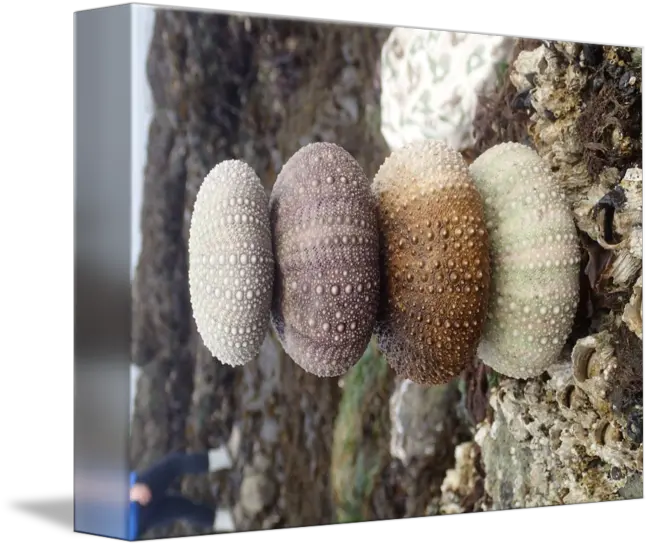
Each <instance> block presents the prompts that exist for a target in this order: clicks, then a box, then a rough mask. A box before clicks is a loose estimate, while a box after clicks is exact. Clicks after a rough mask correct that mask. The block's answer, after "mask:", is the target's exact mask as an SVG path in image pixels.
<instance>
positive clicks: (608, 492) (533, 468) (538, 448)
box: [475, 336, 643, 510]
mask: <svg viewBox="0 0 646 544" xmlns="http://www.w3.org/2000/svg"><path fill="white" fill-rule="evenodd" d="M608 338H609V336H608ZM596 342H597V343H599V339H597V340H596ZM600 355H602V356H603V354H600ZM604 360H608V357H605V358H604ZM610 364H611V363H610ZM595 365H596V363H595V362H594V361H593V366H595ZM586 373H587V370H586ZM547 374H548V377H549V378H548V379H547V381H544V380H541V379H530V380H528V381H527V382H521V381H518V380H512V379H505V380H503V381H502V382H500V384H499V385H498V386H497V387H496V388H495V389H494V390H493V391H492V393H491V399H490V402H491V406H492V408H493V410H494V418H493V421H492V422H491V423H489V422H484V423H483V424H481V426H480V428H479V429H478V432H477V433H476V437H475V441H476V442H477V443H478V444H479V445H480V447H481V450H482V458H483V463H484V468H485V473H486V477H485V489H486V492H487V494H488V495H489V496H490V497H491V500H492V508H493V509H495V510H500V509H508V508H526V507H532V506H545V505H556V504H575V503H583V502H597V501H604V500H612V499H617V498H620V497H621V492H622V489H623V488H624V487H625V486H626V485H628V483H629V482H630V481H631V479H632V478H634V477H640V474H641V473H642V471H643V446H642V445H641V444H639V445H636V444H635V443H634V442H632V443H631V442H630V441H627V440H626V439H625V438H624V437H625V434H626V432H627V430H628V422H627V421H626V420H624V419H623V418H621V417H617V416H616V415H613V412H612V411H611V410H610V403H609V402H605V401H604V398H606V397H610V396H611V394H607V393H606V394H603V393H601V391H604V390H605V389H604V387H599V383H598V381H596V380H595V379H594V377H593V378H587V380H592V381H591V382H590V383H589V384H588V385H589V386H590V387H587V386H586V384H585V381H586V380H582V376H580V375H579V377H576V376H574V375H573V365H572V363H571V362H570V361H567V360H561V361H559V362H557V363H555V364H554V365H552V366H550V367H549V368H548V369H547ZM605 375H609V374H607V373H606V374H605ZM597 378H599V379H600V380H603V379H605V378H604V373H603V372H602V373H601V374H599V375H598V376H597ZM595 383H596V385H595ZM582 385H583V387H582ZM604 402H605V405H604ZM631 493H632V491H631Z"/></svg>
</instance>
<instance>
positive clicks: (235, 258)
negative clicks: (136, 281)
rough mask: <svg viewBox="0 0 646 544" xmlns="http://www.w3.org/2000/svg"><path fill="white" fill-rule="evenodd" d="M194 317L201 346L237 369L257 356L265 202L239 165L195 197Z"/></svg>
mask: <svg viewBox="0 0 646 544" xmlns="http://www.w3.org/2000/svg"><path fill="white" fill-rule="evenodd" d="M188 254H189V270H188V279H189V287H190V295H191V305H192V309H193V316H194V319H195V322H196V325H197V329H198V332H199V333H200V336H201V337H202V340H203V341H204V344H205V345H206V347H207V348H208V349H209V351H210V352H211V353H212V355H213V356H215V357H217V358H218V359H219V360H220V361H221V362H223V363H226V364H229V365H232V366H239V365H244V364H246V363H249V362H251V361H252V360H253V359H255V357H256V356H257V355H258V353H259V351H260V345H261V344H262V341H263V339H264V338H265V335H266V334H267V330H268V328H269V309H270V306H271V296H272V291H273V282H274V258H273V253H272V245H271V231H270V229H269V197H268V196H267V193H266V192H265V190H264V188H263V187H262V185H261V183H260V180H259V179H258V176H257V175H256V173H255V172H254V171H253V169H252V168H251V167H250V166H249V165H247V164H245V163H244V162H242V161H238V160H227V161H223V162H221V163H219V164H218V165H217V166H216V167H215V168H213V169H212V170H211V171H210V172H209V173H208V175H207V176H206V178H205V180H204V182H203V183H202V185H201V187H200V190H199V192H198V195H197V198H196V201H195V207H194V209H193V215H192V217H191V228H190V236H189V245H188Z"/></svg>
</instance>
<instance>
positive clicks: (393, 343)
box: [372, 140, 490, 385]
mask: <svg viewBox="0 0 646 544" xmlns="http://www.w3.org/2000/svg"><path fill="white" fill-rule="evenodd" d="M372 189H373V192H374V193H375V194H376V195H377V197H378V199H379V204H378V206H379V207H378V210H379V226H380V230H381V233H382V237H383V240H382V259H383V260H382V267H383V280H382V286H383V294H382V300H381V309H380V314H379V317H378V323H377V327H376V331H375V332H376V334H377V338H378V340H379V344H380V347H381V348H382V350H384V352H385V354H386V357H387V359H388V362H389V364H390V365H391V366H392V367H393V369H394V370H395V371H396V372H397V373H398V374H399V375H401V376H402V377H405V378H408V379H410V380H411V381H413V382H415V383H418V384H422V385H427V384H437V383H445V382H447V381H449V380H450V379H452V378H453V377H455V376H456V375H457V374H459V373H460V372H461V371H462V369H463V368H464V367H465V365H466V364H467V363H469V362H470V361H472V359H473V357H474V355H475V351H476V346H477V343H478V340H479V339H480V336H481V333H482V327H483V322H484V318H485V313H486V303H487V300H488V295H489V275H490V271H489V243H488V234H487V230H486V228H485V218H484V209H483V203H482V199H481V197H480V194H479V192H478V190H477V189H476V187H475V185H474V183H473V180H472V178H471V175H470V174H469V170H468V168H467V165H466V163H465V162H464V159H463V158H462V156H461V155H460V154H459V153H458V152H457V151H455V150H453V149H452V148H450V147H448V146H447V145H446V144H444V143H442V142H440V141H436V140H421V141H417V142H415V143H412V144H409V145H407V146H405V147H403V148H400V149H398V150H396V151H395V152H393V153H392V154H391V155H390V156H389V157H388V158H387V159H386V161H385V162H384V164H383V165H382V166H381V168H380V169H379V172H378V173H377V175H376V176H375V179H374V182H373V185H372Z"/></svg>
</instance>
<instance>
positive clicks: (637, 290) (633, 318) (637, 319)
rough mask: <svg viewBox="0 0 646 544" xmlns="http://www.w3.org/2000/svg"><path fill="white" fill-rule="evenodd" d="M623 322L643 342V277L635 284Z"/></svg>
mask: <svg viewBox="0 0 646 544" xmlns="http://www.w3.org/2000/svg"><path fill="white" fill-rule="evenodd" d="M622 319H623V321H624V322H625V323H626V325H628V328H629V329H630V330H631V331H633V332H634V333H635V334H636V335H637V336H638V337H639V339H640V340H642V326H643V321H642V275H641V274H640V276H639V279H638V280H637V281H636V282H635V286H634V288H633V294H632V295H631V297H630V302H629V303H628V304H626V306H625V307H624V313H623V315H622Z"/></svg>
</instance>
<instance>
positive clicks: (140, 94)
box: [130, 6, 643, 537]
mask: <svg viewBox="0 0 646 544" xmlns="http://www.w3.org/2000/svg"><path fill="white" fill-rule="evenodd" d="M133 9H134V11H133V13H134V17H133V19H134V24H133V33H134V35H133V43H134V44H135V47H134V48H133V99H134V104H135V106H134V116H133V142H134V145H135V150H134V161H133V180H135V181H134V182H133V207H132V214H133V216H132V217H133V244H132V262H133V318H134V321H133V344H132V360H133V366H132V373H131V375H132V385H133V387H132V391H133V398H132V405H133V409H132V428H131V451H130V456H131V462H132V465H133V468H135V469H142V468H146V467H148V466H149V465H150V464H151V463H153V462H154V461H156V460H157V459H159V458H161V457H162V456H163V455H164V454H166V453H168V452H170V451H174V450H184V449H187V450H201V449H205V448H210V447H217V446H219V445H220V444H222V443H225V442H229V443H231V444H232V446H233V448H234V450H235V451H234V453H235V456H236V465H235V467H234V469H233V470H231V471H229V472H228V473H226V474H218V475H215V476H212V477H211V479H206V478H204V477H186V478H185V479H184V481H182V482H181V486H182V489H183V491H184V493H185V494H186V495H188V496H189V497H191V498H194V499H195V500H202V501H207V502H213V501H217V502H218V503H221V504H226V505H227V506H230V507H231V508H232V509H233V510H234V513H235V516H236V521H237V524H238V528H239V529H240V530H254V529H269V528H279V527H296V526H306V525H318V524H327V523H334V522H352V521H362V520H374V519H392V518H401V517H411V516H420V515H436V514H450V513H461V512H473V511H483V510H492V509H504V508H513V507H526V506H537V505H547V504H564V503H568V502H585V501H593V500H595V501H596V500H612V499H618V498H631V497H636V496H641V494H642V482H643V480H642V458H643V449H642V435H641V428H642V415H641V414H642V413H643V410H642V392H641V391H642V386H641V379H642V378H641V376H642V373H641V357H642V343H641V208H640V212H639V219H637V218H636V217H637V216H636V214H635V208H634V206H637V205H639V206H641V178H639V182H638V183H637V182H634V181H633V182H631V181H630V180H634V179H637V178H638V176H640V175H641V166H642V165H641V149H642V148H641V138H642V135H641V50H630V49H628V48H619V47H609V46H603V47H602V46H597V45H582V44H569V43H566V42H554V43H544V42H542V41H540V40H524V39H515V38H508V37H496V36H484V35H468V34H460V33H455V32H437V31H426V30H414V29H391V28H385V27H382V28H379V27H366V26H359V25H346V24H334V23H310V22H305V21H297V20H285V19H271V18H266V17H247V16H233V15H225V14H217V13H201V12H187V11H175V10H168V9H158V10H155V9H154V8H150V7H144V6H135V7H134V8H133ZM604 93H605V94H604ZM599 96H601V98H599ZM559 104H560V105H559ZM608 119H610V120H608ZM595 123H596V124H595ZM604 123H606V124H604ZM595 126H596V127H597V128H596V129H595V128H594V127H595ZM591 127H592V128H591ZM599 127H602V128H599ZM419 137H427V138H442V139H444V140H446V141H448V142H449V143H450V144H451V145H453V146H454V147H455V148H456V149H459V150H460V151H461V152H462V153H463V155H464V157H465V159H466V160H467V161H471V160H472V159H473V158H474V157H475V156H477V155H478V153H480V152H482V151H483V150H485V149H487V148H488V147H491V146H492V145H495V144H496V143H499V142H502V141H507V140H514V141H519V142H523V143H527V144H528V145H531V146H532V147H534V148H535V149H536V150H537V151H538V152H539V154H541V156H543V157H544V158H546V160H548V161H549V162H550V165H551V166H552V168H553V170H554V171H555V173H556V175H558V176H559V179H560V181H561V183H563V185H564V187H566V189H567V193H568V198H570V199H571V205H572V206H573V207H574V208H575V210H577V212H579V213H578V215H577V226H578V227H579V229H580V234H581V239H582V244H583V246H582V247H584V250H583V251H584V257H585V258H584V259H583V263H582V271H581V278H582V286H583V287H582V293H583V294H582V302H581V308H580V311H579V314H578V315H577V322H576V326H575V330H574V331H573V333H572V337H571V339H570V340H569V341H568V345H567V346H566V349H565V350H564V356H563V361H561V362H560V363H561V366H559V367H558V368H557V369H556V370H555V371H554V372H553V373H551V374H550V373H549V372H548V373H546V375H545V376H542V377H540V378H537V379H535V380H526V381H520V380H510V379H506V378H504V377H502V376H498V375H496V374H495V373H494V372H492V371H491V370H490V369H488V368H486V367H485V366H484V365H482V364H481V363H479V362H478V361H476V362H474V364H473V365H472V367H470V368H468V369H467V370H466V371H465V372H464V374H463V376H461V377H460V378H459V379H456V380H455V381H454V382H451V383H449V384H447V385H445V386H437V387H430V388H429V387H427V388H424V387H419V386H416V385H415V384H412V383H410V382H408V381H406V380H399V379H397V378H396V377H395V376H394V375H393V373H392V371H391V370H390V369H389V367H388V365H387V363H386V361H385V360H384V359H383V357H381V355H380V353H379V352H378V350H377V349H376V348H375V347H374V346H373V345H371V346H370V347H369V349H368V350H367V351H366V353H365V355H364V357H363V358H362V360H361V361H360V362H359V363H358V364H357V365H356V366H355V367H354V368H353V369H352V370H351V371H350V372H349V373H348V374H347V375H346V376H344V377H343V378H341V379H323V378H316V377H314V376H312V375H309V374H307V373H305V372H304V371H303V370H301V369H300V367H298V366H297V365H296V364H294V363H293V362H292V361H291V360H289V358H288V357H287V356H286V355H285V353H284V352H283V351H282V349H281V348H280V345H279V344H278V342H277V341H276V340H275V339H274V338H273V336H272V335H271V334H270V335H268V337H267V339H266V341H265V343H264V345H263V348H262V352H261V355H260V357H259V358H258V360H257V361H255V362H254V363H252V364H249V365H247V366H246V367H244V368H235V369H234V368H232V367H229V366H226V365H223V364H221V363H219V362H218V361H217V360H215V359H213V358H212V357H211V356H210V354H209V352H208V351H207V350H206V348H205V347H204V345H203V344H202V341H201V339H200V337H199V335H198V333H197V331H196V328H195V323H194V321H193V318H192V315H191V307H190V300H189V292H188V279H187V253H186V251H187V240H188V228H189V224H190V217H191V211H192V207H193V203H194V201H195V197H196V194H197V191H198V189H199V187H200V184H201V183H202V180H203V179H204V176H205V175H206V174H207V173H208V171H209V170H210V169H211V168H212V167H213V166H215V165H216V164H217V163H218V162H220V161H222V160H225V159H229V158H238V159H242V160H244V161H246V162H247V163H248V164H250V165H251V166H252V167H253V168H254V170H255V171H256V172H257V173H258V175H259V176H260V178H261V180H262V181H263V183H264V184H265V186H266V188H267V190H268V191H269V190H271V185H272V183H273V181H274V180H275V178H276V175H277V174H278V172H280V169H281V167H282V165H283V164H284V163H285V162H286V161H287V160H288V159H289V157H290V156H291V155H292V154H293V153H294V152H296V151H297V150H298V149H299V148H300V147H301V146H303V145H305V144H307V143H309V142H314V141H331V142H335V143H337V144H339V145H341V146H342V147H344V148H345V149H346V150H347V151H348V152H350V153H351V154H352V155H353V156H354V157H355V158H356V159H357V161H358V162H359V163H360V164H361V166H362V167H363V168H364V170H365V172H366V174H367V175H368V177H369V178H372V177H373V176H374V174H375V173H376V171H377V169H378V167H379V166H380V165H381V163H382V162H383V160H384V159H385V157H386V156H387V155H388V154H389V152H390V150H391V149H394V148H396V147H399V146H401V145H403V144H404V143H406V142H407V141H410V140H411V139H415V138H419ZM568 142H569V143H568ZM572 142H576V145H575V144H572ZM566 143H567V145H566ZM577 146H578V147H577ZM554 150H556V152H554ZM627 177H628V178H630V179H629V180H628V182H626V181H625V180H626V178H627ZM621 183H623V185H622V187H624V189H622V191H623V197H622V199H623V200H622V202H623V204H622V205H618V204H617V205H616V206H615V205H614V204H613V203H616V202H618V201H617V200H612V197H611V196H607V195H609V194H611V193H612V191H615V193H616V191H617V189H616V187H617V186H619V185H621ZM615 193H612V194H615ZM615 196H616V195H615ZM602 198H606V200H605V201H603V202H606V204H603V205H602V206H601V208H603V210H604V213H602V214H601V215H600V216H599V217H600V219H596V216H595V219H594V220H592V219H590V217H591V214H592V211H593V209H595V210H596V209H597V208H598V203H599V202H600V201H601V199H602ZM620 200H621V199H620ZM608 202H609V204H608ZM626 202H628V204H625V203H626ZM624 204H625V205H624ZM631 206H633V207H632V208H631ZM601 208H599V209H601ZM609 209H612V215H610V214H609V213H608V211H607V210H609ZM604 214H605V215H604ZM631 214H632V215H631ZM603 217H606V219H603ZM608 217H609V218H610V219H607V218H608ZM622 218H623V219H622ZM613 220H614V222H615V223H618V222H619V223H620V225H621V228H622V229H624V231H623V234H621V237H622V239H623V240H630V239H632V238H631V237H637V236H639V244H638V245H639V248H640V251H639V252H637V250H636V247H637V244H636V242H635V243H634V244H633V245H632V246H630V245H627V244H628V242H625V243H624V245H622V246H621V245H619V244H617V243H614V244H613V243H611V242H612V240H611V242H608V240H607V239H606V238H607V235H608V228H609V227H608V224H610V229H611V230H612V228H613ZM604 221H605V222H604ZM608 221H609V223H608ZM637 232H638V234H635V233H637ZM611 236H612V233H611ZM615 242H616V240H615ZM626 261H630V267H629V270H628V271H627V272H626V270H625V263H626ZM620 265H621V267H623V268H620ZM621 274H624V275H621ZM624 315H627V316H628V317H625V318H624V317H623V316H624ZM600 333H603V334H602V335H601V336H597V335H599V334H600ZM589 338H592V340H586V339H589ZM583 340H586V341H588V342H592V341H593V342H596V344H594V345H595V346H597V345H599V346H602V345H603V346H608V345H610V346H612V349H611V352H612V357H614V358H615V359H614V360H615V361H617V360H618V361H619V363H620V365H619V366H620V367H621V368H623V369H627V370H626V372H624V373H623V374H622V375H621V376H615V377H612V376H611V378H608V379H607V380H606V381H603V380H602V383H601V385H598V388H600V389H599V391H597V390H596V389H594V388H590V387H589V383H588V382H587V380H588V379H589V378H590V379H591V378H592V377H593V376H592V374H589V373H588V370H587V366H586V370H585V371H582V373H579V374H578V375H575V373H574V372H573V370H572V369H573V368H574V367H575V365H574V363H573V362H572V360H571V356H572V355H571V353H572V348H573V346H575V345H576V343H577V342H580V341H583ZM595 349H597V348H595ZM594 351H595V350H592V352H594ZM598 352H599V353H601V352H603V353H607V350H605V351H604V350H602V349H601V347H599V348H598ZM599 357H600V356H599ZM600 361H601V362H600V363H599V364H600V365H602V366H603V365H607V364H609V363H608V361H607V360H603V358H601V359H600ZM577 376H578V377H577ZM557 378H558V379H557ZM577 380H578V381H577ZM595 383H597V382H595ZM586 384H587V385H586ZM570 387H572V388H573V390H575V391H577V394H580V395H583V396H584V397H585V399H584V400H583V401H582V403H581V405H580V406H581V407H580V408H577V409H574V408H572V407H571V405H570V404H569V403H570V401H569V400H568V399H570V398H571V393H572V390H570V389H568V388H570ZM595 387H596V386H595ZM575 388H576V389H575ZM600 391H603V392H604V393H603V395H605V396H606V399H609V398H612V403H610V404H608V402H606V404H603V403H597V402H596V401H595V399H596V398H597V397H596V396H595V395H601V393H600ZM613 395H614V396H613ZM494 398H495V399H500V402H497V403H496V402H492V399H494ZM505 398H506V399H507V400H506V401H504V402H503V399H505ZM581 398H583V397H581ZM563 399H565V400H563ZM586 399H587V400H586ZM506 403H507V404H506ZM508 403H511V404H508ZM564 403H565V404H564ZM577 424H578V425H580V426H581V427H582V429H583V431H581V432H578V430H576V431H575V430H574V429H578V428H577V427H576V425H577ZM552 428H554V429H557V432H555V433H552V434H550V432H549V429H552ZM599 429H601V430H599ZM608 429H611V431H612V432H610V431H608ZM615 430H616V433H615ZM606 432H609V433H610V434H608V438H607V440H606V439H605V438H602V439H599V438H598V437H599V436H602V437H605V436H606ZM600 433H601V434H600ZM613 433H615V434H613ZM595 436H596V437H597V438H596V439H595V438H594V437H595ZM232 437H233V439H232ZM613 437H615V438H613ZM617 437H619V438H617ZM600 440H601V442H602V443H600ZM561 443H566V444H567V445H568V447H567V448H565V447H563V448H561ZM571 449H573V450H574V451H576V452H577V455H576V456H575V457H572V455H571V453H569V452H570V450H571ZM566 450H567V451H566ZM196 532H197V531H196V529H195V528H194V527H190V526H188V525H186V524H183V523H177V524H176V525H175V526H173V527H171V528H170V529H164V530H158V531H157V532H154V533H152V534H150V535H148V536H150V537H160V536H180V535H189V534H196Z"/></svg>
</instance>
